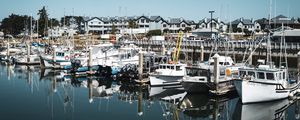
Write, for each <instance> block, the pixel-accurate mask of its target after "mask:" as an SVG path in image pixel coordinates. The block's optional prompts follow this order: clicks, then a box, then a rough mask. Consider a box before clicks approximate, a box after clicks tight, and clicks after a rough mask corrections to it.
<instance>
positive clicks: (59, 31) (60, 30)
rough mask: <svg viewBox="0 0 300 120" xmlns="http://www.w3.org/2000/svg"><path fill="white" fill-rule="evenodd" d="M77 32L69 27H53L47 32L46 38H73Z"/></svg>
mask: <svg viewBox="0 0 300 120" xmlns="http://www.w3.org/2000/svg"><path fill="white" fill-rule="evenodd" d="M76 32H77V30H75V29H73V28H70V27H54V28H52V29H49V30H48V36H49V37H51V38H58V37H62V36H64V35H65V36H74V35H75V34H76Z"/></svg>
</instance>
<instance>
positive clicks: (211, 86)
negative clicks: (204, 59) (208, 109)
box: [181, 54, 241, 93]
mask: <svg viewBox="0 0 300 120" xmlns="http://www.w3.org/2000/svg"><path fill="white" fill-rule="evenodd" d="M214 57H218V58H219V64H218V67H219V79H218V85H216V84H215V81H214V75H213V74H214V61H213V59H211V60H209V63H206V64H202V65H200V66H192V67H186V75H185V76H184V77H183V79H182V83H181V84H182V86H183V87H184V89H185V90H186V91H187V92H198V93H204V92H209V90H215V89H216V87H218V88H226V90H225V89H223V91H222V92H224V91H225V92H230V91H231V90H233V89H234V86H233V82H232V80H233V78H235V77H237V73H238V68H239V67H241V66H240V65H235V64H234V62H233V60H232V59H231V57H225V56H219V55H218V54H215V55H214ZM220 92H221V91H220Z"/></svg>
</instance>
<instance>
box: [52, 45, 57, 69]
mask: <svg viewBox="0 0 300 120" xmlns="http://www.w3.org/2000/svg"><path fill="white" fill-rule="evenodd" d="M52 60H53V67H55V63H56V46H53V58H52Z"/></svg>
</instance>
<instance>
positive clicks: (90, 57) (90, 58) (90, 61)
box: [88, 47, 93, 71]
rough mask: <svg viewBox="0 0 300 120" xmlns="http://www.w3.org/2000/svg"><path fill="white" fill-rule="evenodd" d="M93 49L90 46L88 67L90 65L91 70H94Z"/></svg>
mask: <svg viewBox="0 0 300 120" xmlns="http://www.w3.org/2000/svg"><path fill="white" fill-rule="evenodd" d="M92 51H93V49H92V48H91V47H90V48H89V60H88V61H89V62H88V67H89V70H90V71H91V70H92V69H91V68H92V60H93V59H92Z"/></svg>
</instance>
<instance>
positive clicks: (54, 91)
mask: <svg viewBox="0 0 300 120" xmlns="http://www.w3.org/2000/svg"><path fill="white" fill-rule="evenodd" d="M56 82H57V81H56V77H55V76H53V81H52V90H53V93H56V91H57V89H56Z"/></svg>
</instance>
